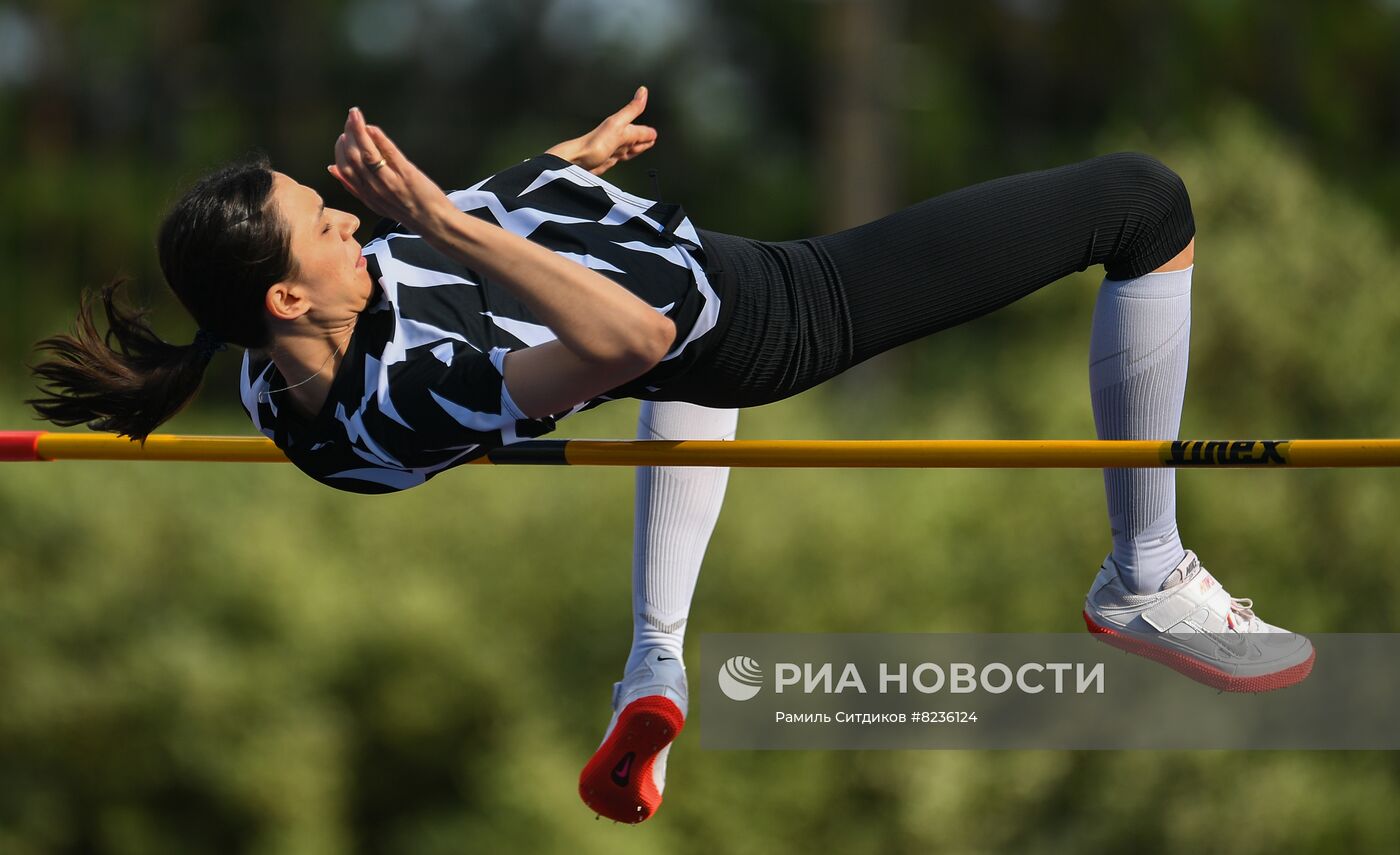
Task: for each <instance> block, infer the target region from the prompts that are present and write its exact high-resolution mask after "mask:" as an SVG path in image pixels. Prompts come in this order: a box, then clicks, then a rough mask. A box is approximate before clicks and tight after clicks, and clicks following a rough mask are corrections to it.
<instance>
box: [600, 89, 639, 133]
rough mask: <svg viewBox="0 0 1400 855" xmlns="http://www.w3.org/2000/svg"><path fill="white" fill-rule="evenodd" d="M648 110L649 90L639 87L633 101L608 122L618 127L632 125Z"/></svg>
mask: <svg viewBox="0 0 1400 855" xmlns="http://www.w3.org/2000/svg"><path fill="white" fill-rule="evenodd" d="M646 108H647V88H646V87H645V86H638V87H637V92H636V94H634V95H633V96H632V100H631V101H629V102H627V105H626V106H625V107H623V108H622V109H621V110H618V111H617V112H616V113H613V114H612V115H611V116H609V117H608V120H609V121H611V122H613V123H614V124H618V125H630V124H631V123H632V120H633V119H635V118H637V117H638V116H640V115H641V114H642V111H643V110H645V109H646Z"/></svg>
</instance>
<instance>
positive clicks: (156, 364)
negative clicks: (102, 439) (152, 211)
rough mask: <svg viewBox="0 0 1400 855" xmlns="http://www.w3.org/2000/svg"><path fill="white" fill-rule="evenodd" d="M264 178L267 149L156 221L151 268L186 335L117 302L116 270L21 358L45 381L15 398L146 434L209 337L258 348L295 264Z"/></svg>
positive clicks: (200, 370)
mask: <svg viewBox="0 0 1400 855" xmlns="http://www.w3.org/2000/svg"><path fill="white" fill-rule="evenodd" d="M272 186H273V174H272V168H271V166H269V165H268V162H267V160H266V159H265V158H258V159H256V160H253V161H250V162H246V163H238V164H234V165H231V166H226V167H224V168H223V169H220V170H219V171H218V172H215V173H213V174H212V175H209V176H206V177H205V178H203V179H202V180H200V181H199V183H197V184H196V185H195V186H194V187H193V188H191V189H190V191H189V192H188V193H186V194H185V195H184V197H183V198H181V199H180V201H179V202H177V203H176V204H175V206H174V208H172V209H171V211H170V213H169V214H167V215H166V218H165V221H164V222H163V223H162V224H161V228H160V238H159V242H158V243H159V250H160V266H161V271H162V272H163V273H164V274H165V281H166V283H167V284H168V285H169V286H170V289H171V290H172V291H173V292H175V296H176V297H177V298H179V300H180V303H181V304H182V305H183V306H184V307H185V309H186V310H187V311H188V312H189V313H190V315H191V316H192V317H193V318H194V320H195V323H196V324H198V325H199V328H200V330H201V334H200V335H198V336H196V340H195V342H194V343H192V344H173V343H171V342H167V341H165V340H164V339H162V338H161V337H160V336H158V335H156V333H155V331H154V330H152V329H151V327H150V325H149V324H148V323H146V320H145V317H146V314H147V311H146V310H145V309H139V308H137V309H131V308H125V307H123V306H122V305H120V304H119V303H118V301H117V299H116V297H117V291H118V290H119V289H120V288H121V287H122V285H123V284H124V283H123V281H121V280H118V281H116V282H113V283H111V284H109V285H107V286H105V287H103V288H102V289H101V291H100V294H98V295H96V297H94V295H93V294H92V293H91V292H85V293H84V294H83V297H82V300H81V304H80V307H79V309H78V317H77V323H76V329H75V331H74V334H72V335H56V336H50V337H49V338H46V339H43V340H42V341H40V342H38V343H37V344H36V345H35V347H36V348H45V349H48V350H50V351H52V352H53V353H54V355H55V356H56V357H57V358H56V359H53V360H50V361H48V362H44V363H42V364H40V365H37V366H35V365H31V366H29V369H30V371H31V372H33V374H34V375H35V377H36V378H38V379H39V380H40V381H41V382H47V383H48V384H50V386H51V388H49V389H41V391H43V392H45V393H47V396H46V397H41V398H31V399H29V400H27V401H25V403H27V404H29V405H31V406H32V407H33V408H34V410H35V411H36V412H37V413H38V414H39V416H40V417H41V418H44V419H47V420H48V421H51V422H53V423H54V424H57V425H62V426H64V427H71V426H73V425H80V424H86V425H88V426H89V427H91V428H92V429H94V430H102V431H111V432H114V433H119V434H122V435H124V436H130V437H132V438H133V439H141V440H144V439H145V438H146V437H147V436H149V435H150V434H151V433H152V432H153V431H154V430H155V429H156V428H157V427H159V426H160V425H161V424H163V423H165V422H166V421H169V420H170V418H171V417H173V416H174V415H175V414H176V413H178V412H180V410H182V409H184V407H185V406H186V405H187V404H189V402H190V401H191V400H192V399H193V398H194V396H195V393H196V392H197V391H198V390H199V385H200V382H201V381H202V380H203V377H204V369H205V366H207V365H208V364H209V361H210V359H211V358H212V356H213V352H214V350H215V349H216V348H215V346H214V343H215V342H216V341H220V342H231V343H233V344H237V345H240V346H242V347H246V348H250V349H262V348H265V347H267V345H268V344H270V343H271V342H270V337H269V335H268V331H267V323H266V321H265V319H264V312H263V299H264V295H265V294H266V292H267V289H268V287H270V286H271V285H273V284H275V283H277V282H281V281H284V280H286V279H288V278H290V277H291V276H292V275H293V274H294V273H295V265H294V263H293V259H292V254H291V245H290V241H289V237H288V235H287V232H286V228H285V226H284V225H283V223H282V220H281V218H280V216H278V213H277V210H276V206H275V205H273V204H271V199H272ZM94 299H100V300H101V302H102V311H103V314H104V315H105V316H106V320H107V333H106V335H105V336H104V335H102V334H101V333H99V332H98V330H97V325H96V323H95V322H94V310H93V302H94Z"/></svg>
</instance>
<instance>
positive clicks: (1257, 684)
mask: <svg viewBox="0 0 1400 855" xmlns="http://www.w3.org/2000/svg"><path fill="white" fill-rule="evenodd" d="M1253 606H1254V603H1253V602H1252V601H1251V600H1248V599H1240V598H1237V597H1232V596H1230V594H1229V592H1228V591H1226V590H1225V589H1224V588H1223V587H1221V585H1220V583H1219V582H1218V581H1216V579H1215V577H1214V576H1212V575H1211V574H1210V571H1208V570H1206V568H1204V567H1202V566H1201V562H1200V559H1198V558H1197V557H1196V553H1194V552H1192V551H1191V550H1189V549H1188V550H1187V551H1186V557H1185V558H1183V559H1182V560H1181V563H1180V564H1178V565H1177V566H1176V568H1175V569H1174V570H1173V571H1172V572H1171V574H1170V575H1169V576H1167V580H1166V582H1164V583H1163V585H1162V589H1161V590H1160V591H1158V592H1157V593H1155V594H1134V593H1132V592H1130V591H1129V590H1128V589H1127V587H1126V586H1124V584H1123V580H1122V579H1121V578H1120V577H1119V575H1118V565H1117V564H1115V563H1114V561H1113V556H1112V555H1109V556H1108V558H1106V559H1104V562H1103V566H1102V567H1100V568H1099V575H1098V578H1096V579H1095V580H1094V584H1093V586H1092V587H1090V588H1089V595H1088V596H1087V597H1085V599H1084V623H1085V624H1086V625H1087V626H1088V628H1089V631H1090V632H1092V633H1094V635H1095V636H1096V637H1097V638H1099V639H1100V640H1102V641H1105V642H1107V643H1109V644H1112V645H1113V646H1114V647H1118V648H1121V649H1123V650H1126V651H1128V652H1129V653H1135V654H1137V655H1138V656H1144V657H1146V658H1148V659H1151V660H1153V661H1156V662H1160V663H1162V664H1163V665H1166V666H1167V667H1169V668H1172V669H1174V670H1176V671H1179V672H1181V673H1182V674H1185V675H1186V676H1187V677H1190V678H1191V679H1193V680H1196V681H1197V682H1201V683H1205V684H1206V685H1207V686H1211V687H1212V688H1215V689H1219V690H1221V691H1225V692H1267V691H1269V690H1271V689H1281V688H1284V687H1285V686H1292V685H1293V684H1295V683H1300V682H1302V681H1303V680H1304V679H1305V678H1306V677H1307V676H1308V674H1309V673H1311V672H1312V666H1313V659H1314V658H1315V657H1316V653H1315V652H1314V651H1313V646H1312V642H1310V641H1308V639H1306V638H1304V637H1303V636H1301V635H1298V634H1296V633H1292V632H1289V631H1288V630H1286V629H1280V628H1279V627H1276V626H1273V625H1271V624H1267V623H1265V622H1264V621H1262V620H1260V619H1259V616H1258V615H1256V614H1255V613H1254V608H1253Z"/></svg>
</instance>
